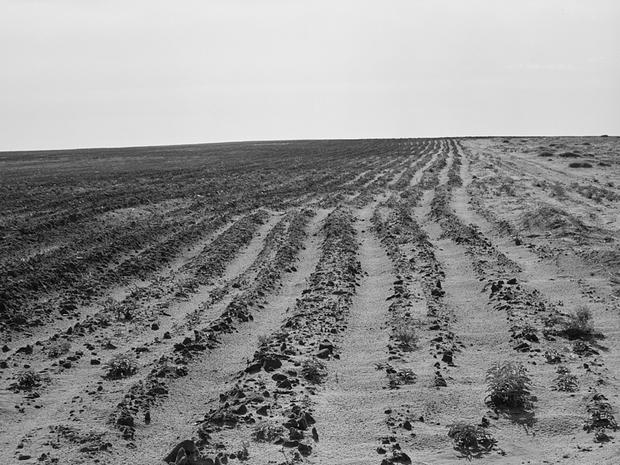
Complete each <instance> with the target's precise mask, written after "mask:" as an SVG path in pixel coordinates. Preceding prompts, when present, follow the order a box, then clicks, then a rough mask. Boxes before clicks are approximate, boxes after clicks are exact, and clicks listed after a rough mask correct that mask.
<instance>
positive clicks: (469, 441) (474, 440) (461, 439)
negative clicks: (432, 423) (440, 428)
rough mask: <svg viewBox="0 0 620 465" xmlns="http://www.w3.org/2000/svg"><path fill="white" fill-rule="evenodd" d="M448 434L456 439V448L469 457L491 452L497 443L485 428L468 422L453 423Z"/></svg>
mask: <svg viewBox="0 0 620 465" xmlns="http://www.w3.org/2000/svg"><path fill="white" fill-rule="evenodd" d="M448 436H449V437H450V438H451V439H452V440H453V441H454V449H455V450H457V451H459V452H460V453H462V454H463V455H464V456H465V457H467V458H468V459H471V458H472V457H480V456H481V455H482V454H484V453H487V452H490V451H491V450H492V449H493V447H494V446H495V444H496V443H497V441H496V440H495V439H494V438H493V436H491V435H490V434H489V433H488V432H487V431H486V430H485V429H484V428H482V427H481V426H475V425H471V424H468V423H455V424H453V425H452V426H450V431H448Z"/></svg>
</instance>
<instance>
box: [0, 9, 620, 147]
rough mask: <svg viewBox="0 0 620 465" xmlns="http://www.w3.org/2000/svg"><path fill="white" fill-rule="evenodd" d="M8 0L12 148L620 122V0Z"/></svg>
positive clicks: (477, 131)
mask: <svg viewBox="0 0 620 465" xmlns="http://www.w3.org/2000/svg"><path fill="white" fill-rule="evenodd" d="M0 6H1V9H0V59H1V62H0V63H1V64H0V150H16V149H47V148H73V147H92V146H97V147H102V146H126V145H156V144H179V143H196V142H216V141H228V140H256V139H298V138H304V139H307V138H364V137H424V136H442V135H494V134H501V135H510V134H531V135H539V134H569V135H571V134H575V135H576V134H594V135H598V134H603V133H608V134H620V1H618V0H582V1H576V0H514V1H512V0H511V1H508V0H505V1H502V0H402V1H390V0H382V1H365V0H352V1H338V0H329V1H322V0H312V1H310V0H308V1H296V0H260V1H259V0H199V1H181V0H175V1H159V0H122V1H120V0H0Z"/></svg>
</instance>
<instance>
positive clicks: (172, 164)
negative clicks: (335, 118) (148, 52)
mask: <svg viewBox="0 0 620 465" xmlns="http://www.w3.org/2000/svg"><path fill="white" fill-rule="evenodd" d="M0 211H1V212H2V214H1V215H0V347H1V351H0V463H3V464H13V463H40V464H54V463H58V464H84V463H99V464H115V465H119V464H128V465H129V464H131V465H134V464H149V465H151V464H159V463H161V464H163V463H166V462H167V463H172V464H177V465H183V464H185V465H187V464H189V465H194V464H226V463H228V464H235V463H251V464H265V465H266V464H291V463H304V462H307V463H313V464H325V465H335V464H377V465H379V464H381V465H389V464H408V463H415V464H446V463H459V462H462V463H465V462H466V461H467V460H473V461H475V462H477V463H509V464H522V463H531V464H538V463H565V464H584V463H599V464H617V463H620V442H619V439H618V434H619V433H618V431H616V430H617V428H618V426H617V423H616V419H617V417H618V414H619V407H620V397H619V395H620V379H619V378H620V301H619V299H620V248H619V243H620V234H619V230H620V140H619V139H618V138H615V137H562V138H521V137H518V138H516V137H512V138H479V139H398V140H358V141H294V142H257V143H231V144H210V145H192V146H177V147H144V148H131V149H105V150H103V149H102V150H94V149H93V150H75V151H54V152H29V153H26V152H23V153H0ZM179 445H180V446H181V447H178V446H179Z"/></svg>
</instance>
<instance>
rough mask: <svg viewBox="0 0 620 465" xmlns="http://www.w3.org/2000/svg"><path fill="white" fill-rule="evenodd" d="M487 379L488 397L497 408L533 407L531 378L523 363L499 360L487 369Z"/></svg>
mask: <svg viewBox="0 0 620 465" xmlns="http://www.w3.org/2000/svg"><path fill="white" fill-rule="evenodd" d="M486 381H487V392H488V396H487V398H488V400H489V401H490V402H491V403H492V404H493V405H494V406H495V407H496V408H523V409H529V408H531V407H532V399H531V394H530V389H531V380H530V378H529V376H528V375H527V370H526V368H525V367H524V366H523V365H522V364H520V363H515V362H503V363H499V362H498V363H496V364H495V365H493V366H492V367H491V368H489V370H488V371H487V376H486Z"/></svg>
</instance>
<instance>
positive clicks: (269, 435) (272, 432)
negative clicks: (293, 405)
mask: <svg viewBox="0 0 620 465" xmlns="http://www.w3.org/2000/svg"><path fill="white" fill-rule="evenodd" d="M283 435H284V428H282V426H280V425H274V424H272V423H269V422H267V421H264V422H261V423H258V424H257V425H256V426H255V427H254V431H252V439H254V440H255V441H258V442H273V441H275V440H276V439H278V438H281V437H282V436H283Z"/></svg>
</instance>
